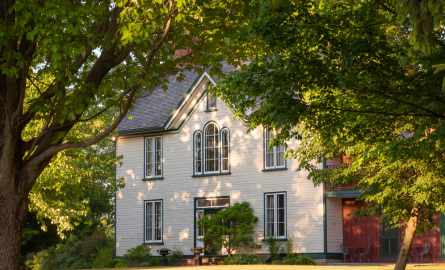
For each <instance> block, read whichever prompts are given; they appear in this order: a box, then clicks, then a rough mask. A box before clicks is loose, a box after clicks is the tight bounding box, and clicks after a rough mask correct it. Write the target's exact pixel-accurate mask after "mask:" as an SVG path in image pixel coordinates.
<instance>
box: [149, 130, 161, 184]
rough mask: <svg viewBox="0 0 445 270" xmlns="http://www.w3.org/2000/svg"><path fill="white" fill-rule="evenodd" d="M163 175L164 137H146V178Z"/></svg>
mask: <svg viewBox="0 0 445 270" xmlns="http://www.w3.org/2000/svg"><path fill="white" fill-rule="evenodd" d="M161 176H162V137H160V136H159V137H148V138H145V178H153V177H161Z"/></svg>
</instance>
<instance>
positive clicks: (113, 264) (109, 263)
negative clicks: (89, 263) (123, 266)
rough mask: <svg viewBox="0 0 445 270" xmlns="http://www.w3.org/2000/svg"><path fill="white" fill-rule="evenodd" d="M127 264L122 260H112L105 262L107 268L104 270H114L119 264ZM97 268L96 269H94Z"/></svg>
mask: <svg viewBox="0 0 445 270" xmlns="http://www.w3.org/2000/svg"><path fill="white" fill-rule="evenodd" d="M121 262H122V263H125V262H124V261H123V260H122V259H119V258H111V259H109V260H108V261H106V262H105V266H104V268H114V267H116V265H118V264H119V263H121ZM94 268H95V267H94Z"/></svg>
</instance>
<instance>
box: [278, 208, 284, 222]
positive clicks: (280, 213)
mask: <svg viewBox="0 0 445 270" xmlns="http://www.w3.org/2000/svg"><path fill="white" fill-rule="evenodd" d="M284 218H285V217H284V209H278V222H284Z"/></svg>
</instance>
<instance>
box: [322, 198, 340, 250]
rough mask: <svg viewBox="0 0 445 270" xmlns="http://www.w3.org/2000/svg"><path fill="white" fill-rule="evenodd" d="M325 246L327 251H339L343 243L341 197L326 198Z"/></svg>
mask: <svg viewBox="0 0 445 270" xmlns="http://www.w3.org/2000/svg"><path fill="white" fill-rule="evenodd" d="M326 214H327V215H326V216H327V218H326V221H327V222H326V223H327V246H328V252H329V253H339V252H340V245H341V243H343V207H342V199H341V198H326Z"/></svg>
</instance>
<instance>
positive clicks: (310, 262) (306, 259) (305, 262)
mask: <svg viewBox="0 0 445 270" xmlns="http://www.w3.org/2000/svg"><path fill="white" fill-rule="evenodd" d="M297 264H298V265H315V261H314V259H312V258H309V257H301V258H298V259H297Z"/></svg>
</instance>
